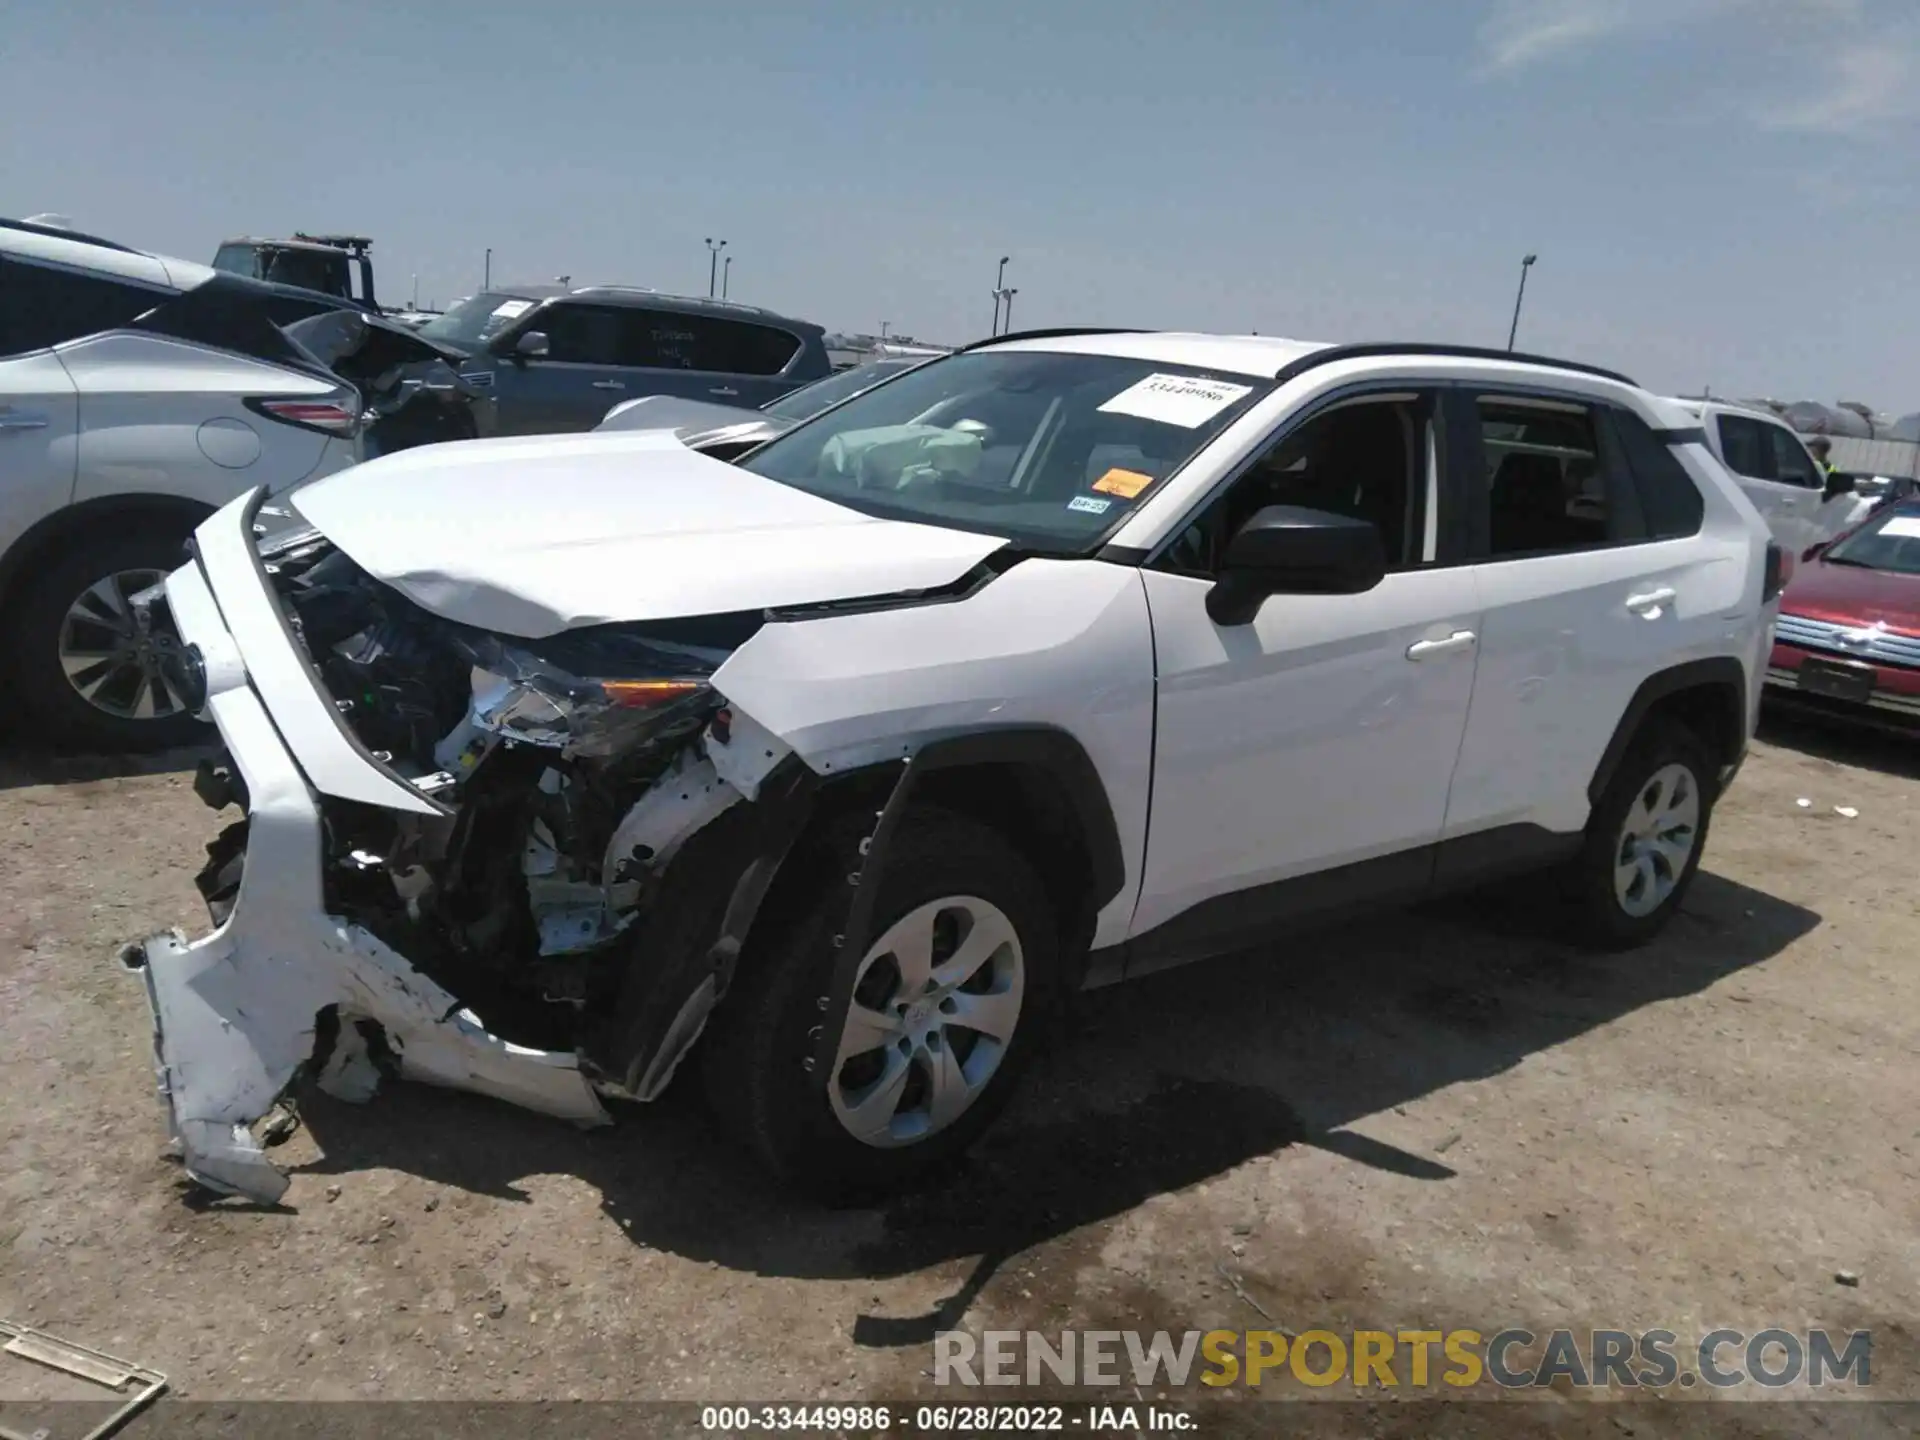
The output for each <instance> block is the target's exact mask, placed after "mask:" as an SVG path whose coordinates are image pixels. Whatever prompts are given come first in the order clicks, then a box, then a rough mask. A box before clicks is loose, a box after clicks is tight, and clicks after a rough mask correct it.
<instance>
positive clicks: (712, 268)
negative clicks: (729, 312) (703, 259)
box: [707, 235, 727, 300]
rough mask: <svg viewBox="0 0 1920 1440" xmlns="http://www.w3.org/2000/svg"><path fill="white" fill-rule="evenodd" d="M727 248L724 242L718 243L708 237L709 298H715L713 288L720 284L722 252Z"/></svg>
mask: <svg viewBox="0 0 1920 1440" xmlns="http://www.w3.org/2000/svg"><path fill="white" fill-rule="evenodd" d="M726 248H727V242H726V241H724V240H720V241H716V240H715V239H714V238H713V237H712V236H711V235H709V236H708V237H707V298H708V299H709V300H711V299H712V298H713V287H714V286H715V285H717V284H719V283H720V252H721V251H722V250H724V249H726Z"/></svg>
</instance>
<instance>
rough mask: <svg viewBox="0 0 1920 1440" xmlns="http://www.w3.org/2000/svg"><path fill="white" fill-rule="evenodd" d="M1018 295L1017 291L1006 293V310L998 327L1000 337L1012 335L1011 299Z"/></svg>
mask: <svg viewBox="0 0 1920 1440" xmlns="http://www.w3.org/2000/svg"><path fill="white" fill-rule="evenodd" d="M1019 293H1020V292H1019V290H1018V289H1013V290H1009V291H1007V310H1006V315H1005V317H1004V319H1003V320H1002V322H1001V326H1000V333H1001V334H1002V335H1011V334H1012V333H1013V297H1014V296H1016V295H1018V294H1019Z"/></svg>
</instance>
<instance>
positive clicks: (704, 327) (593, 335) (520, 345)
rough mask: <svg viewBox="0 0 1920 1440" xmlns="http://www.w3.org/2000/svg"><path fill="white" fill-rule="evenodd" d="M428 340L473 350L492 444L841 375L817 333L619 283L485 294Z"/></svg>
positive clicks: (718, 303) (748, 399) (473, 380)
mask: <svg viewBox="0 0 1920 1440" xmlns="http://www.w3.org/2000/svg"><path fill="white" fill-rule="evenodd" d="M420 334H422V335H423V336H425V337H427V338H428V339H430V340H434V341H437V342H439V343H440V344H442V345H451V346H454V347H456V348H458V349H461V350H464V351H466V352H467V354H468V363H467V364H465V365H463V366H462V367H461V374H462V376H463V377H464V378H465V379H466V380H467V382H468V383H469V384H471V385H474V386H476V387H478V388H479V389H480V390H481V392H482V394H483V395H484V396H485V397H486V403H484V404H482V405H480V406H478V407H477V410H478V419H479V426H480V433H481V434H482V435H483V436H487V435H537V434H545V433H553V432H560V431H571V430H591V429H593V428H594V426H596V425H598V424H599V423H600V421H601V420H602V419H603V418H604V417H605V415H606V413H607V411H608V410H609V409H611V408H612V407H613V406H615V405H617V404H619V403H620V402H621V401H622V400H630V399H633V398H635V397H637V396H641V395H677V396H682V397H684V398H687V399H692V400H704V401H715V402H719V403H722V404H727V405H738V406H741V407H743V408H746V409H757V408H758V407H760V406H762V405H765V404H766V403H767V402H768V401H770V400H776V399H778V398H779V397H780V396H782V395H784V394H786V393H787V392H788V391H789V390H792V389H795V388H797V387H798V386H801V385H805V384H807V383H808V382H809V381H812V380H818V379H820V378H822V377H823V376H825V375H827V374H829V373H830V372H831V370H832V368H833V367H832V365H831V363H830V362H829V360H828V359H827V347H826V345H825V343H824V341H825V332H824V331H823V330H822V329H821V328H820V327H819V326H818V325H812V324H808V323H807V322H806V321H804V320H792V319H788V318H786V317H784V316H781V315H775V314H774V313H772V312H771V311H767V310H761V309H757V308H755V307H754V306H751V305H735V304H732V303H730V302H728V301H724V300H700V299H688V298H685V297H682V296H676V295H661V294H658V293H656V292H655V291H652V290H642V289H637V288H634V287H631V286H621V285H589V286H585V287H583V288H581V289H577V290H565V289H561V288H559V287H556V286H550V285H528V286H509V287H504V288H501V289H495V290H487V291H483V292H482V293H481V294H478V295H474V296H472V297H470V298H468V299H466V300H463V301H461V302H460V303H459V304H458V305H456V306H454V307H453V308H452V309H451V310H449V311H448V312H447V313H446V314H445V315H442V316H440V317H439V318H437V319H435V320H432V321H429V322H428V323H427V324H426V325H423V326H422V327H421V328H420Z"/></svg>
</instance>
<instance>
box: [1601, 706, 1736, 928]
mask: <svg viewBox="0 0 1920 1440" xmlns="http://www.w3.org/2000/svg"><path fill="white" fill-rule="evenodd" d="M1714 784H1715V768H1714V766H1713V765H1712V764H1711V763H1710V762H1709V761H1708V759H1707V753H1706V749H1705V747H1704V746H1702V745H1701V743H1700V741H1699V740H1698V739H1697V738H1696V737H1695V736H1694V735H1693V733H1692V732H1691V731H1690V730H1688V729H1686V728H1685V727H1684V726H1682V725H1679V724H1677V723H1667V722H1662V723H1657V724H1656V725H1654V726H1653V727H1650V728H1649V729H1648V730H1647V731H1645V732H1644V733H1643V734H1641V735H1640V736H1639V738H1637V739H1636V740H1635V741H1634V742H1633V745H1632V746H1631V747H1630V748H1629V749H1628V751H1627V754H1626V756H1625V758H1624V759H1623V760H1622V761H1621V762H1620V768H1619V770H1618V771H1617V772H1615V774H1614V777H1613V781H1612V783H1611V784H1609V785H1608V787H1607V790H1606V793H1605V794H1604V795H1602V796H1601V797H1600V802H1599V803H1598V804H1597V805H1595V806H1594V809H1593V814H1592V816H1591V818H1590V819H1589V820H1588V822H1587V835H1586V841H1585V844H1584V846H1583V848H1582V850H1581V853H1580V857H1579V859H1578V860H1577V861H1576V862H1575V865H1574V868H1573V870H1572V872H1571V875H1570V877H1569V879H1570V884H1571V886H1572V889H1573V893H1574V899H1575V901H1576V902H1577V905H1576V915H1577V920H1578V924H1579V927H1580V928H1579V931H1578V937H1579V938H1580V939H1581V940H1582V941H1583V942H1584V943H1587V944H1589V945H1592V946H1595V947H1596V948H1600V949H1613V950H1619V949H1627V948H1630V947H1632V946H1635V945H1642V944H1645V943H1646V942H1647V941H1649V940H1651V939H1652V938H1653V937H1654V936H1655V935H1657V934H1659V933H1660V931H1661V930H1662V929H1663V928H1664V927H1665V926H1666V923H1667V921H1668V920H1670V919H1671V918H1672V917H1673V913H1674V911H1676V910H1678V909H1679V908H1680V902H1681V901H1682V900H1683V899H1685V898H1686V893H1687V889H1688V887H1689V886H1691V885H1692V884H1693V877H1694V875H1695V874H1696V873H1697V872H1698V871H1699V868H1700V856H1701V853H1702V851H1703V850H1704V849H1705V848H1706V843H1707V823H1708V821H1709V819H1710V818H1711V816H1712V813H1713V802H1714V800H1715V799H1716V798H1717V797H1716V796H1715V794H1714Z"/></svg>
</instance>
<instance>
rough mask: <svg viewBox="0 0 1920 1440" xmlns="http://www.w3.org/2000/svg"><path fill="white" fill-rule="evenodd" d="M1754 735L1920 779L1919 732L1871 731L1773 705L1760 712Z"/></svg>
mask: <svg viewBox="0 0 1920 1440" xmlns="http://www.w3.org/2000/svg"><path fill="white" fill-rule="evenodd" d="M1757 738H1759V739H1761V740H1764V741H1766V742H1767V743H1768V744H1770V745H1778V746H1779V747H1780V748H1781V749H1783V750H1794V751H1797V752H1799V753H1800V754H1802V755H1810V756H1812V757H1813V758H1815V759H1816V760H1826V761H1830V762H1832V763H1833V764H1836V765H1853V766H1857V767H1858V768H1860V769H1862V770H1877V771H1879V772H1880V773H1881V774H1883V775H1898V776H1900V777H1902V778H1903V779H1907V780H1920V733H1916V734H1913V735H1905V734H1895V733H1893V732H1890V731H1886V730H1873V729H1868V728H1867V727H1865V726H1861V725H1849V724H1847V723H1846V722H1845V721H1844V720H1835V719H1831V718H1829V717H1827V716H1823V715H1813V714H1805V713H1802V712H1799V711H1789V710H1782V709H1781V708H1780V707H1778V706H1774V707H1772V708H1770V709H1766V710H1762V711H1761V712H1760V729H1759V734H1758V737H1757Z"/></svg>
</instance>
